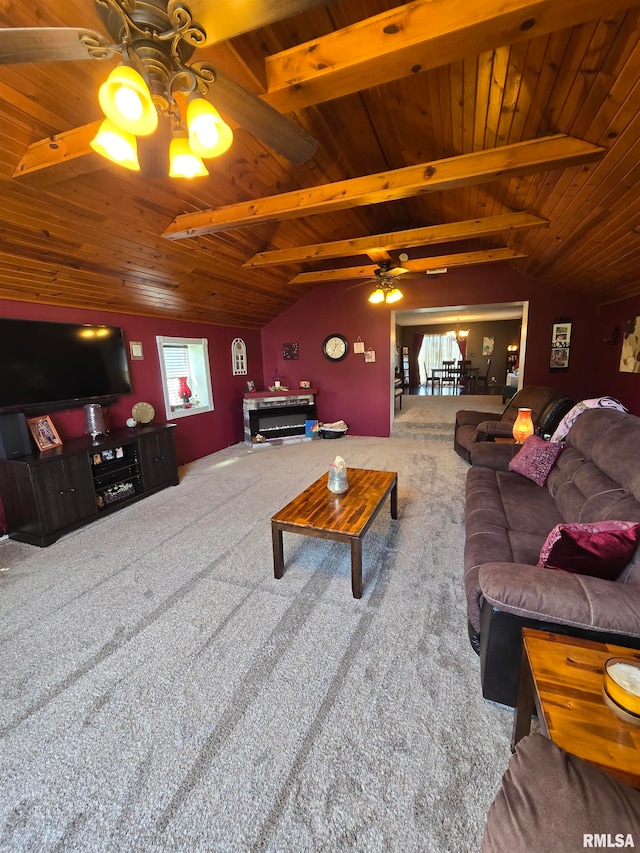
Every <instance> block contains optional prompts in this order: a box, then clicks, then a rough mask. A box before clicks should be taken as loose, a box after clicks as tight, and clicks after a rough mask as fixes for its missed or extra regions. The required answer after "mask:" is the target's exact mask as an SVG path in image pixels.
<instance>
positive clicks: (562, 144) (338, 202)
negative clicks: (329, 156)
mask: <svg viewBox="0 0 640 853" xmlns="http://www.w3.org/2000/svg"><path fill="white" fill-rule="evenodd" d="M605 151H606V149H605V148H601V147H599V146H597V145H592V144H590V143H588V142H583V141H582V140H581V139H575V138H573V137H571V136H566V135H565V134H555V135H553V136H546V137H542V138H540V139H531V140H526V141H524V142H515V143H513V144H511V145H504V146H502V147H498V148H489V149H486V150H484V151H474V152H473V153H470V154H459V155H457V156H455V157H448V158H445V159H443V160H434V161H431V162H428V163H419V164H417V165H414V166H404V167H402V168H400V169H393V170H390V171H386V172H378V173H376V174H373V175H365V176H364V177H359V178H348V179H347V180H344V181H337V182H336V183H332V184H322V185H320V186H316V187H306V188H305V189H302V190H294V191H292V192H288V193H281V194H280V195H274V196H267V197H265V198H258V199H254V200H252V201H247V202H240V203H237V204H230V205H225V206H223V207H219V208H217V209H210V210H203V211H200V212H197V213H184V214H182V215H180V216H178V217H176V219H175V220H174V221H173V222H172V223H171V225H169V227H168V228H167V229H166V231H165V232H164V234H163V236H164V237H166V238H167V239H169V240H183V239H185V238H187V237H198V236H200V235H202V234H213V233H216V232H218V231H227V230H229V229H231V228H238V227H241V226H243V225H257V224H258V223H263V222H274V221H280V220H283V219H294V218H297V217H301V216H311V215H313V214H316V213H327V212H330V211H334V210H345V209H347V208H352V207H360V206H363V205H366V204H380V203H382V202H388V201H397V200H399V199H405V198H411V197H412V196H419V195H424V194H426V193H431V192H436V191H440V190H445V189H454V188H456V187H464V186H474V185H477V184H484V183H489V182H491V181H495V180H498V179H505V178H509V177H512V176H515V175H526V174H531V173H534V172H547V171H552V170H554V169H560V168H562V169H564V168H567V167H569V166H578V165H583V164H585V163H591V162H593V161H595V160H598V159H599V158H600V157H602V155H603V154H604V153H605Z"/></svg>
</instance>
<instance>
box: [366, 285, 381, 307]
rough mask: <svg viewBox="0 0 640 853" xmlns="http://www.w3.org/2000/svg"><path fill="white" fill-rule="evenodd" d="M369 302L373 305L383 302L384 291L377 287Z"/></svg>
mask: <svg viewBox="0 0 640 853" xmlns="http://www.w3.org/2000/svg"><path fill="white" fill-rule="evenodd" d="M369 302H372V303H373V304H374V305H378V304H379V303H380V302H384V290H383V289H382V288H381V287H377V288H376V289H375V290H374V291H373V293H372V294H371V296H370V297H369Z"/></svg>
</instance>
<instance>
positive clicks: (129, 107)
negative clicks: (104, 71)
mask: <svg viewBox="0 0 640 853" xmlns="http://www.w3.org/2000/svg"><path fill="white" fill-rule="evenodd" d="M98 100H99V102H100V107H101V109H102V112H103V113H104V114H105V116H106V117H107V118H108V119H110V120H111V121H112V122H113V123H114V124H115V125H116V126H117V127H119V128H120V129H121V130H124V131H126V132H127V133H133V134H135V135H136V136H148V135H149V134H150V133H153V132H154V130H155V129H156V128H157V126H158V111H157V110H156V107H155V104H154V103H153V101H152V100H151V93H150V92H149V87H148V86H147V84H146V83H145V81H144V79H143V77H142V75H141V74H139V73H138V72H137V71H136V70H135V68H131V67H130V66H129V65H119V66H118V67H117V68H114V69H113V71H112V72H111V73H110V74H109V76H108V77H107V79H106V80H105V82H104V83H103V84H102V86H100V89H99V90H98Z"/></svg>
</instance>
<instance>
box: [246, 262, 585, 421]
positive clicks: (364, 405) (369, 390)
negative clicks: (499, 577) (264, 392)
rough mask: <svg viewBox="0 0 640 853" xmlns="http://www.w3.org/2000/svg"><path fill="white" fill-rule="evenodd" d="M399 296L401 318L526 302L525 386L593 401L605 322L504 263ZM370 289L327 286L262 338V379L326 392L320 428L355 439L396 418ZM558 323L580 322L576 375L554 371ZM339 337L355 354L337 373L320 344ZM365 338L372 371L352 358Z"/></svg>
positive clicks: (421, 283) (382, 313)
mask: <svg viewBox="0 0 640 853" xmlns="http://www.w3.org/2000/svg"><path fill="white" fill-rule="evenodd" d="M401 288H402V291H403V293H404V299H403V300H402V302H399V303H397V307H398V309H399V310H403V311H405V310H412V309H416V308H427V307H437V306H455V305H476V304H486V303H492V302H493V303H498V302H520V301H528V302H529V325H528V342H527V352H526V363H525V373H524V377H525V382H526V383H527V384H529V385H553V386H555V387H557V388H560V389H561V390H562V391H564V392H565V393H566V394H567V395H568V396H570V397H573V398H574V399H576V400H580V399H584V398H585V397H589V396H595V394H596V392H597V388H598V381H597V377H596V367H597V350H596V349H594V340H593V337H594V330H595V329H596V327H597V319H598V313H597V308H596V306H595V305H594V304H592V303H588V302H585V301H584V300H581V299H578V298H576V297H574V296H572V295H571V294H569V293H564V292H561V291H559V290H556V289H555V288H554V287H552V286H551V285H550V284H546V283H545V282H542V281H539V280H535V279H532V278H530V277H529V276H526V275H523V274H521V273H519V272H515V271H513V270H511V269H510V268H509V267H508V266H507V265H506V264H487V265H486V266H484V267H476V268H474V269H470V268H467V269H457V270H456V269H452V270H450V271H449V272H448V273H446V274H445V275H441V276H439V277H438V278H436V279H433V278H428V277H427V276H425V277H424V278H421V279H410V280H409V279H405V280H404V281H403V282H402V285H401ZM371 289H372V288H371V287H370V286H368V285H363V286H360V287H354V286H353V284H352V283H349V284H346V283H341V284H332V285H327V284H323V285H319V286H318V287H317V288H315V289H314V290H313V291H312V292H311V293H309V294H308V295H307V296H305V297H304V298H302V299H301V300H300V301H299V302H297V303H296V304H295V305H293V306H292V307H291V308H289V309H288V310H287V311H285V312H284V313H283V314H281V315H280V316H279V317H277V318H276V319H275V320H273V321H272V322H271V323H269V324H268V325H267V326H266V327H265V328H264V329H263V330H262V355H263V363H264V371H265V373H264V377H263V380H264V382H265V384H269V383H270V382H271V381H272V379H273V377H274V374H275V371H276V370H277V371H278V373H279V374H281V375H284V376H286V378H287V380H288V381H289V382H290V384H292V385H297V383H298V381H299V380H300V379H310V380H311V382H312V383H313V385H314V387H316V388H317V389H318V391H319V394H318V400H317V403H318V414H319V418H320V420H324V421H333V420H336V419H338V418H343V419H344V420H345V421H346V422H347V424H348V425H349V431H350V432H351V433H353V434H355V435H380V436H387V435H389V431H390V413H391V411H392V407H391V404H390V399H391V397H390V395H391V374H392V364H391V318H390V313H391V309H390V308H388V307H386V306H384V305H371V304H370V303H369V302H368V301H367V297H368V295H369V292H370V290H371ZM560 318H568V319H569V320H571V322H572V323H573V326H572V336H571V355H570V361H569V368H568V370H567V371H566V372H564V373H561V372H556V371H551V370H550V369H549V356H550V348H551V330H552V326H553V323H554V322H556V321H557V320H558V319H560ZM332 332H339V333H341V334H343V335H345V336H346V337H347V339H348V340H349V345H350V348H351V351H350V353H349V355H348V357H347V358H346V359H345V360H344V361H343V362H340V363H338V364H330V363H329V362H328V361H327V360H326V359H325V358H324V357H323V356H322V353H321V345H322V341H323V340H324V338H325V337H326V336H327V335H329V334H330V333H332ZM358 337H360V338H361V339H362V340H363V341H364V342H365V344H366V346H367V348H372V349H374V350H375V351H376V361H375V363H374V364H367V363H365V362H364V357H363V356H362V355H356V354H354V353H353V341H354V340H356V339H357V338H358ZM290 341H297V342H298V343H299V348H300V357H299V360H298V361H285V360H284V359H283V356H282V345H283V343H287V342H290ZM393 364H394V365H395V350H394V357H393Z"/></svg>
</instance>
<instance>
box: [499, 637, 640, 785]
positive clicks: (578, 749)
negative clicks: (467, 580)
mask: <svg viewBox="0 0 640 853" xmlns="http://www.w3.org/2000/svg"><path fill="white" fill-rule="evenodd" d="M611 657H624V658H631V659H633V660H637V661H640V651H637V650H635V649H626V648H624V647H623V646H614V645H611V644H609V643H596V642H594V641H592V640H580V639H578V638H575V637H566V636H563V635H562V634H553V633H551V632H548V631H536V630H534V629H533V628H523V629H522V665H521V668H520V684H519V688H518V704H517V707H516V713H515V717H514V721H513V739H512V748H515V745H516V744H517V742H518V741H519V740H520V739H521V738H523V737H524V736H525V735H526V734H528V733H529V732H530V731H531V717H532V714H533V709H534V704H535V707H536V708H537V711H538V718H539V721H540V729H541V731H542V733H543V734H545V735H546V736H547V737H549V738H551V740H552V741H553V742H554V743H555V744H557V745H558V746H559V747H561V748H562V749H564V750H566V752H571V753H573V754H574V755H578V756H579V757H580V758H584V759H585V760H586V761H589V762H591V764H594V765H595V766H596V767H599V768H600V769H601V770H604V771H605V772H606V773H610V774H611V775H613V776H616V777H617V778H618V779H621V780H622V781H623V782H626V783H627V784H628V785H631V786H632V787H634V788H638V789H640V726H634V725H632V724H630V723H627V722H625V721H624V720H621V719H620V718H619V717H617V716H616V715H615V714H614V713H613V711H611V710H610V709H609V708H608V707H607V705H606V704H605V701H604V699H603V696H602V682H603V673H604V663H605V661H606V660H607V659H608V658H611Z"/></svg>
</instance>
